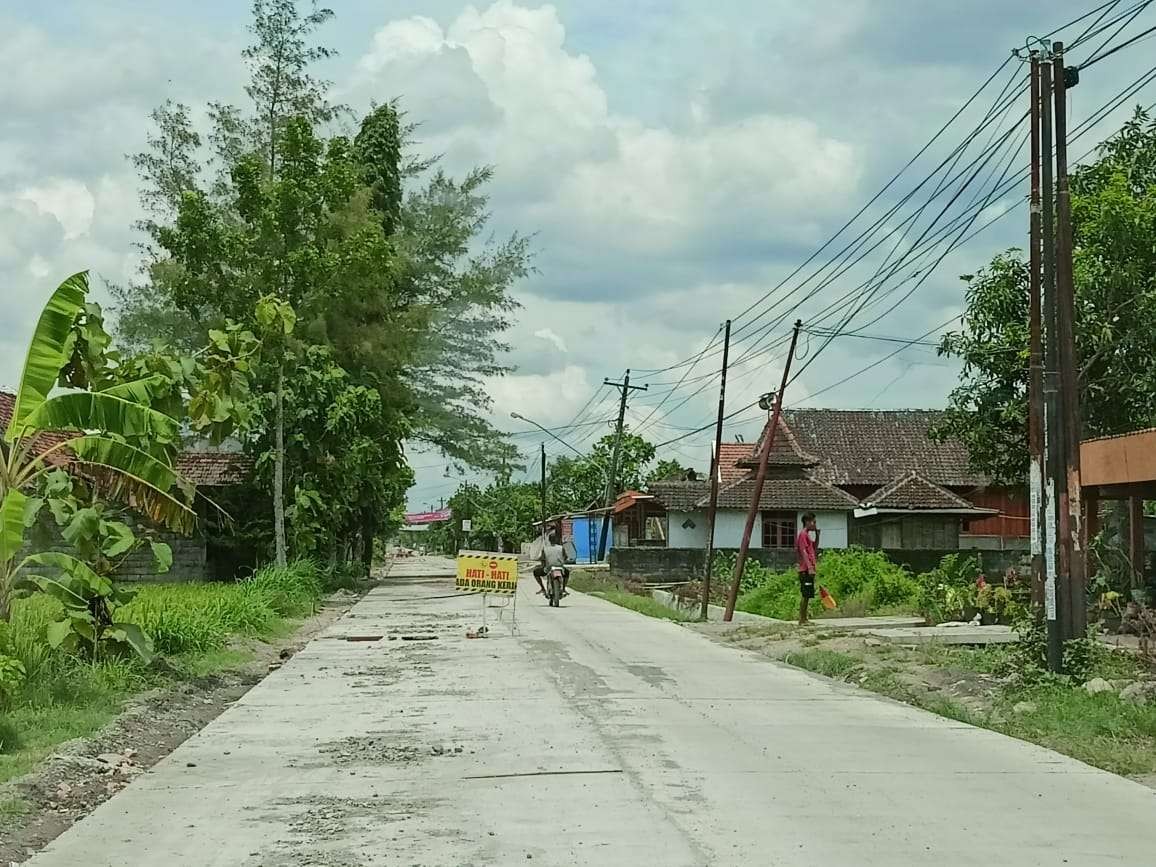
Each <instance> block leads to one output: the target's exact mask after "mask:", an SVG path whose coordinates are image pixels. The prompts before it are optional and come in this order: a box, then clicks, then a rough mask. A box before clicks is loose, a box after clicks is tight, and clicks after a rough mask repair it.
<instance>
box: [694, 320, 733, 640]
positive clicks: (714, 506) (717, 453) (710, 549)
mask: <svg viewBox="0 0 1156 867" xmlns="http://www.w3.org/2000/svg"><path fill="white" fill-rule="evenodd" d="M730 352H731V321H730V320H729V319H728V320H727V322H726V326H725V332H724V334H723V357H722V381H721V383H720V384H719V388H718V421H717V422H716V423H715V428H714V452H713V453H712V455H711V462H710V508H708V509H707V513H706V528H707V529H706V571H705V573H704V574H703V577H702V610H701V612H700V616H701V618H702V619H703V620H704V621H705V620H706V619H707V617H706V615H707V612H708V611H709V610H710V579H711V570H712V569H713V568H714V522H715V517H716V515H717V514H718V486H719V474H720V473H721V472H722V432H723V414H724V413H725V412H726V402H727V363H728V362H729V361H730Z"/></svg>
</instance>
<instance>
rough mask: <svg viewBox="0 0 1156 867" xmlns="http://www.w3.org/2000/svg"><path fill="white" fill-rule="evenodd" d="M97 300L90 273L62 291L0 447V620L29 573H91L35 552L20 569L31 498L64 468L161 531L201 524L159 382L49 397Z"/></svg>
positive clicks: (42, 323)
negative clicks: (177, 459) (91, 300)
mask: <svg viewBox="0 0 1156 867" xmlns="http://www.w3.org/2000/svg"><path fill="white" fill-rule="evenodd" d="M87 296H88V272H87V271H82V272H81V273H79V274H75V275H73V276H72V277H69V278H68V279H67V280H65V281H64V282H63V283H62V284H60V286H59V287H58V288H57V289H56V291H55V292H53V293H52V297H51V298H49V300H48V303H47V304H46V305H45V307H44V311H43V312H42V313H41V314H40V320H39V322H38V323H37V325H36V331H35V332H34V333H33V335H32V342H31V344H30V345H29V347H28V355H27V358H26V359H25V362H24V373H23V376H22V377H21V380H20V388H19V390H18V391H17V393H16V400H15V403H14V404H13V407H12V417H11V419H10V420H9V422H8V427H7V430H6V431H5V432H4V436H3V438H2V440H0V620H7V619H8V617H9V613H10V606H11V600H12V591H13V585H14V582H15V581H16V579H17V576H18V575H19V574H20V573H21V572H22V571H23V570H24V569H25V568H26V567H27V566H30V565H42V566H49V567H52V568H58V569H61V570H62V571H64V572H66V573H70V574H73V575H83V574H86V573H89V572H90V571H91V570H89V569H88V567H87V566H86V565H85V564H84V563H83V562H81V561H80V560H77V559H76V558H75V557H71V556H69V555H66V554H32V555H30V556H28V557H25V558H24V559H23V560H20V561H19V562H18V561H17V555H18V552H19V550H20V548H21V547H22V546H23V543H24V530H25V523H26V521H25V516H26V514H28V513H29V512H31V511H32V508H33V506H34V502H33V501H32V500H31V499H30V497H29V493H30V492H32V491H34V490H35V486H36V485H37V483H38V481H39V480H40V478H41V477H42V476H43V475H44V474H45V473H47V472H49V471H50V470H51V469H53V468H54V467H55V466H58V465H62V464H63V465H65V466H66V467H67V469H68V470H69V471H70V472H77V473H82V474H83V475H84V477H85V480H86V481H87V482H88V483H89V484H90V485H91V486H92V488H93V490H94V492H95V493H97V494H98V495H99V496H102V497H105V498H108V499H112V500H119V501H120V502H123V503H125V504H126V505H129V506H131V507H132V508H133V509H135V510H136V511H137V512H139V513H140V514H141V515H143V516H144V517H145V518H147V519H149V520H150V521H152V522H154V523H156V524H161V525H163V526H165V527H168V528H169V529H172V530H174V531H177V532H183V533H188V532H191V530H192V528H193V527H194V526H195V523H196V514H195V512H194V511H193V508H192V500H193V493H194V491H193V486H192V485H191V484H190V483H189V482H187V481H186V480H185V479H183V478H182V477H180V476H179V475H178V474H177V473H176V472H175V471H174V469H173V467H172V452H171V448H172V447H173V446H175V444H176V443H177V441H178V437H179V433H180V430H179V427H178V424H177V422H176V421H175V420H174V419H172V418H170V417H169V416H167V415H165V414H164V413H161V412H158V411H156V410H154V409H152V408H151V407H150V406H149V405H148V401H149V397H150V394H151V391H152V386H153V380H150V379H144V380H138V381H135V382H129V383H124V384H120V385H116V386H113V387H111V388H107V389H104V390H102V391H70V392H66V393H61V394H57V395H55V396H50V394H49V393H50V392H51V391H52V389H53V388H54V387H55V385H56V384H57V382H58V380H59V378H60V374H61V371H62V370H63V369H64V368H65V366H66V365H67V364H68V362H69V357H70V355H71V352H72V341H73V327H74V325H75V324H76V321H77V319H78V317H79V316H80V315H81V314H82V313H83V312H84V309H85V299H86V298H87ZM134 442H141V443H144V444H146V448H147V450H146V448H141V447H138V446H136V445H133V444H132V443H134Z"/></svg>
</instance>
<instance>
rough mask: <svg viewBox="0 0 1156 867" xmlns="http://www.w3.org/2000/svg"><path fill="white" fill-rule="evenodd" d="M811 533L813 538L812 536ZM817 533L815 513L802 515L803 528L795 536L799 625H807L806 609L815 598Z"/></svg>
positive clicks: (817, 554)
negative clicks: (797, 567)
mask: <svg viewBox="0 0 1156 867" xmlns="http://www.w3.org/2000/svg"><path fill="white" fill-rule="evenodd" d="M812 533H813V534H814V536H812ZM818 535H819V531H818V530H817V529H816V528H815V513H814V512H807V513H806V514H805V515H803V527H802V529H800V530H799V533H798V535H797V536H795V554H796V556H797V557H798V561H799V594H800V596H801V597H802V600H801V601H800V602H799V625H800V626H805V625H806V623H807V615H808V609H809V608H810V607H811V600H812V599H814V598H815V571H816V569H817V568H818V561H819V551H818V546H817V545H816V543H815V539H816V537H817V536H818Z"/></svg>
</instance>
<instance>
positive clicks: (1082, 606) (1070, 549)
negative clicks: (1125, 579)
mask: <svg viewBox="0 0 1156 867" xmlns="http://www.w3.org/2000/svg"><path fill="white" fill-rule="evenodd" d="M1052 80H1053V86H1054V89H1055V103H1056V108H1055V123H1056V332H1057V337H1058V340H1059V344H1058V349H1059V361H1060V371H1059V372H1060V398H1061V399H1060V407H1061V412H1062V416H1061V425H1062V427H1063V431H1064V458H1065V467H1064V477H1063V484H1064V490H1065V491H1066V494H1067V496H1066V497H1065V498H1062V500H1061V503H1060V507H1061V508H1060V531H1061V532H1062V533H1063V537H1062V539H1061V541H1060V544H1061V546H1062V550H1064V552H1065V554H1066V556H1067V560H1068V574H1067V579H1068V580H1067V582H1066V584H1067V588H1066V590H1067V598H1066V600H1065V601H1066V602H1067V616H1066V617H1065V618H1064V624H1065V626H1066V630H1065V632H1064V638H1065V639H1072V638H1083V637H1084V634H1085V633H1086V632H1087V631H1088V603H1087V598H1086V597H1087V590H1086V587H1085V583H1086V581H1085V575H1084V572H1085V568H1084V565H1085V564H1084V546H1083V543H1082V536H1083V531H1082V529H1081V524H1082V518H1083V507H1082V504H1081V499H1082V497H1081V492H1080V438H1081V437H1080V434H1081V428H1082V425H1081V422H1080V390H1079V388H1080V387H1079V377H1078V376H1077V373H1076V368H1077V367H1078V365H1079V360H1078V358H1077V354H1076V332H1075V316H1076V301H1075V294H1076V287H1075V277H1074V275H1073V267H1072V203H1071V196H1070V193H1069V189H1068V96H1067V95H1068V87H1069V86H1075V85H1076V83H1077V82H1078V81H1079V72H1078V71H1077V70H1075V69H1071V70H1068V69H1065V68H1064V44H1063V43H1062V42H1055V43H1053V44H1052Z"/></svg>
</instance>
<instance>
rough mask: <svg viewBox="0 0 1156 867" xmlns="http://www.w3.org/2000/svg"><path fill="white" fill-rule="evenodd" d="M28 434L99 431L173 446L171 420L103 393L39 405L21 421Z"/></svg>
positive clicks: (175, 426) (53, 399)
mask: <svg viewBox="0 0 1156 867" xmlns="http://www.w3.org/2000/svg"><path fill="white" fill-rule="evenodd" d="M25 426H26V429H27V430H29V431H42V430H48V431H101V432H104V433H108V434H112V435H114V436H122V437H144V438H147V439H150V440H156V441H160V442H163V443H171V442H175V441H176V439H177V435H178V434H179V432H180V427H179V425H178V424H177V422H176V420H175V419H172V418H170V417H169V416H167V415H165V414H164V413H163V412H157V411H156V410H155V409H152V408H151V407H149V406H147V405H145V404H140V403H134V402H133V401H131V400H126V399H125V398H123V397H118V396H117V395H115V394H109V393H108V392H106V391H95V392H94V391H74V392H70V393H68V394H58V395H56V396H55V397H50V398H49V399H48V400H45V401H43V402H42V403H41V404H40V406H38V407H37V408H36V409H35V410H34V411H33V412H31V413H29V414H28V416H27V418H26V419H25Z"/></svg>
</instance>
